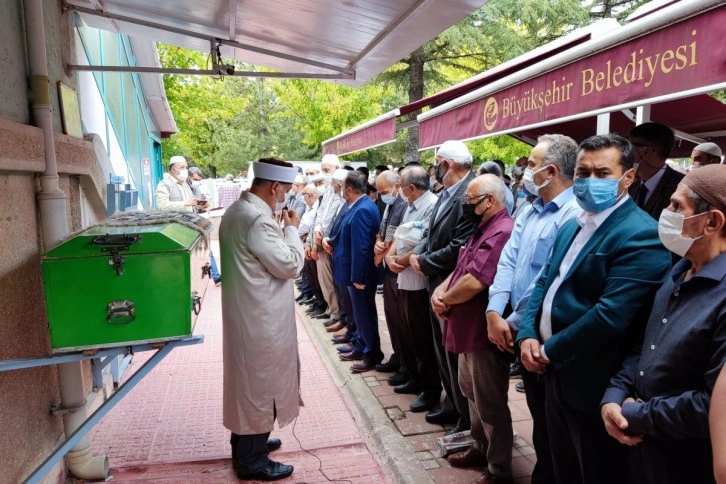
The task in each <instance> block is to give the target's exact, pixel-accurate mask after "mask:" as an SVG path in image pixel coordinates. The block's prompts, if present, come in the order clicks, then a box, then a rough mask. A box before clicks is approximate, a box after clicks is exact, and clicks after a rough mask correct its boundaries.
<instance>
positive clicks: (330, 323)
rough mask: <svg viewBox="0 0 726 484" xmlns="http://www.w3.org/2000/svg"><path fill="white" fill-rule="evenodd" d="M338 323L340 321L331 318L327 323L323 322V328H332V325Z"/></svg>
mask: <svg viewBox="0 0 726 484" xmlns="http://www.w3.org/2000/svg"><path fill="white" fill-rule="evenodd" d="M338 321H340V319H333V318H330V319H328V320H327V321H325V322H323V326H325V327H326V328H327V327H328V326H332V325H334V324H335V323H337V322H338Z"/></svg>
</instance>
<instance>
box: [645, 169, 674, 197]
mask: <svg viewBox="0 0 726 484" xmlns="http://www.w3.org/2000/svg"><path fill="white" fill-rule="evenodd" d="M666 166H668V165H663V168H661V169H660V170H658V171H656V172H655V175H653V176H652V177H650V178H649V179H648V181H647V182H645V183H644V185H645V188H647V189H648V193H646V194H645V202H644V203H647V202H648V200H649V199H650V196H651V195H652V194H653V192H654V191H655V189H656V187H657V186H658V183H660V180H661V178H663V174H664V173H665V168H666ZM641 188H642V187H641Z"/></svg>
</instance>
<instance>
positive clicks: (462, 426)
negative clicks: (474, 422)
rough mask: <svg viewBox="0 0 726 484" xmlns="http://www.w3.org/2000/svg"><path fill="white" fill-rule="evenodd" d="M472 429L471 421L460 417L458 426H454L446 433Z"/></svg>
mask: <svg viewBox="0 0 726 484" xmlns="http://www.w3.org/2000/svg"><path fill="white" fill-rule="evenodd" d="M470 429H471V422H469V421H468V420H462V419H459V421H458V422H457V423H456V426H455V427H454V428H451V429H449V430H447V431H446V433H445V434H444V435H452V434H458V433H459V432H464V431H466V430H470Z"/></svg>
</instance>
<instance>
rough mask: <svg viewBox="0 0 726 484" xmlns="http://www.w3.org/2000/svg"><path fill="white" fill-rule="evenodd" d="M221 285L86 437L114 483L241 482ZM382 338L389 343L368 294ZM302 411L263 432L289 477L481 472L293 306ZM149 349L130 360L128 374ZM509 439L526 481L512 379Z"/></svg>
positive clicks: (459, 478) (458, 476)
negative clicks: (179, 344) (440, 449)
mask: <svg viewBox="0 0 726 484" xmlns="http://www.w3.org/2000/svg"><path fill="white" fill-rule="evenodd" d="M220 295H221V290H220V288H217V287H214V285H210V286H209V288H208V291H207V294H206V297H205V300H204V306H203V308H202V312H201V313H200V316H199V319H198V321H197V325H196V328H195V334H203V335H205V342H204V344H201V345H195V346H190V347H184V348H178V349H175V350H174V351H173V352H172V353H171V354H170V355H169V356H168V357H167V358H166V359H165V360H164V361H162V362H161V363H160V364H159V365H158V366H157V367H156V368H155V369H154V370H153V371H152V372H151V373H150V374H149V376H147V377H146V378H145V379H144V380H143V381H142V382H141V383H140V384H139V385H138V386H137V387H136V388H135V389H134V390H133V391H131V392H130V393H129V395H128V396H127V397H126V398H125V399H124V400H122V401H121V402H120V403H119V404H118V405H117V406H116V407H115V408H114V409H113V410H112V411H111V412H110V413H109V414H108V415H107V416H106V418H104V419H103V420H102V421H101V422H100V423H99V424H98V425H97V426H96V428H95V429H94V431H93V432H92V434H91V437H92V439H93V449H94V451H95V452H99V453H101V452H103V453H106V454H107V455H108V457H109V458H110V462H111V469H112V474H113V482H128V483H133V482H175V483H222V482H239V481H237V479H236V478H235V476H234V472H233V470H232V464H231V460H230V459H229V454H230V447H229V443H228V441H229V433H228V431H227V430H226V429H225V428H224V427H223V426H222V341H221V300H220V299H221V298H220ZM378 304H379V308H380V314H379V320H380V331H381V339H382V342H383V345H384V348H383V349H384V352H385V353H386V356H388V355H389V354H390V351H391V348H390V338H389V336H388V332H387V329H386V327H385V319H384V317H383V306H382V301H381V299H380V296H378ZM298 315H299V317H298V320H297V325H298V338H299V344H300V357H301V363H302V374H301V379H302V381H301V391H302V397H303V400H304V401H305V407H304V408H301V410H300V417H299V418H298V420H297V422H296V423H295V425H294V426H292V425H291V426H288V427H286V428H284V429H282V430H276V431H275V432H273V435H274V436H277V437H280V438H281V439H282V440H283V447H282V448H281V449H280V450H279V451H277V452H275V454H274V458H275V459H277V460H280V461H282V462H285V463H289V464H293V465H294V466H295V473H294V474H293V475H292V476H291V477H290V478H288V479H286V480H284V481H281V482H287V483H293V482H294V483H319V482H330V481H334V482H349V483H351V484H353V483H355V484H357V483H376V484H378V483H386V482H407V483H412V484H423V483H432V482H436V483H462V484H464V483H469V482H471V481H473V480H475V479H476V478H477V477H478V476H479V475H480V474H481V471H482V470H481V469H478V470H477V469H472V470H461V469H453V468H451V467H449V466H448V463H447V461H446V460H445V459H441V458H436V457H435V455H434V452H433V449H435V445H434V441H435V439H436V438H437V437H439V436H441V435H443V433H444V431H445V429H444V428H442V427H441V426H438V425H430V424H428V423H427V422H426V421H425V420H424V414H422V413H419V414H415V413H411V412H409V411H408V406H409V404H410V402H411V401H412V400H413V398H414V397H413V395H397V394H395V393H393V387H391V386H389V385H388V384H387V382H386V381H385V379H386V378H387V377H388V376H390V374H381V373H377V372H368V373H363V374H360V375H353V374H351V373H350V370H349V367H350V363H344V362H340V361H339V360H338V358H337V351H336V350H335V347H334V346H333V345H332V344H331V343H330V336H331V335H330V334H329V333H326V332H325V330H324V328H323V326H322V323H321V320H309V319H307V318H306V317H304V312H303V311H302V308H298ZM148 356H149V355H148V353H146V354H145V353H142V354H138V355H136V356H135V357H134V360H133V362H132V363H131V365H130V367H129V369H128V370H127V374H129V373H131V372H133V371H136V370H137V369H138V368H139V367H140V366H141V365H142V364H143V363H144V362H145V361H146V359H147V358H148ZM510 408H511V410H512V418H513V420H514V428H515V430H516V432H517V433H518V436H517V437H516V438H515V449H514V456H515V457H514V476H515V478H516V482H517V483H519V484H523V483H529V474H530V473H531V469H532V466H533V465H534V455H533V453H534V452H533V449H532V448H531V447H530V445H531V425H532V424H531V419H530V417H529V413H528V411H527V406H526V403H525V401H524V395H522V394H519V393H516V392H515V391H514V381H513V382H512V384H511V386H510Z"/></svg>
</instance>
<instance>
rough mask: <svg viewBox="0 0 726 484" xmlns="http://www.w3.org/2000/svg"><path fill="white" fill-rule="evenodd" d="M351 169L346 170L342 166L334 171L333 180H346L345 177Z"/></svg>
mask: <svg viewBox="0 0 726 484" xmlns="http://www.w3.org/2000/svg"><path fill="white" fill-rule="evenodd" d="M348 173H349V170H344V169H342V168H339V169H337V170H335V171H334V172H333V180H335V181H339V182H344V181H345V177H347V176H348Z"/></svg>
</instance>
